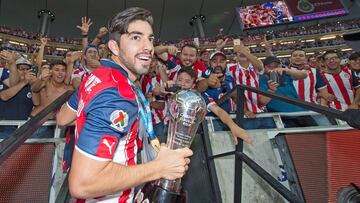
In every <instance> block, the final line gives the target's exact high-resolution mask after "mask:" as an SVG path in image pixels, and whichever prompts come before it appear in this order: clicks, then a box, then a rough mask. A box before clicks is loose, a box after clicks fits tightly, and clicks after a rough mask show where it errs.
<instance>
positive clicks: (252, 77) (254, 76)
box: [228, 63, 264, 113]
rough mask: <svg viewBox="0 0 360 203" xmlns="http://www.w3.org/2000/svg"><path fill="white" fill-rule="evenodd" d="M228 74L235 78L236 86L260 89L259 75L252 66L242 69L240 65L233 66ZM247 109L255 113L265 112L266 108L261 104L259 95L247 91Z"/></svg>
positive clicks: (229, 67)
mask: <svg viewBox="0 0 360 203" xmlns="http://www.w3.org/2000/svg"><path fill="white" fill-rule="evenodd" d="M228 73H230V75H231V76H232V77H233V78H234V81H235V84H237V85H238V84H240V85H247V86H250V87H255V88H259V75H260V74H262V73H258V72H257V71H256V70H255V68H254V66H253V65H252V64H249V67H248V68H244V67H242V66H241V65H240V64H239V63H238V64H231V65H229V66H228ZM245 98H246V103H245V108H246V110H248V111H251V112H254V113H260V112H264V107H262V106H261V105H260V103H259V94H256V93H254V92H251V91H246V90H245Z"/></svg>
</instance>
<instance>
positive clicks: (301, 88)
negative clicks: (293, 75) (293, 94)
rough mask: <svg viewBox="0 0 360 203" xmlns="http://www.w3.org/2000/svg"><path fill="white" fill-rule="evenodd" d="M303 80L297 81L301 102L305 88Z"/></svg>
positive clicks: (303, 98)
mask: <svg viewBox="0 0 360 203" xmlns="http://www.w3.org/2000/svg"><path fill="white" fill-rule="evenodd" d="M304 86H305V85H304V80H299V93H298V95H299V98H300V99H301V100H305V87H304Z"/></svg>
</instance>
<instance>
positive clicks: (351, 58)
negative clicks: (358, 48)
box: [349, 52, 360, 60]
mask: <svg viewBox="0 0 360 203" xmlns="http://www.w3.org/2000/svg"><path fill="white" fill-rule="evenodd" d="M358 58H360V52H354V53H352V54H351V55H350V56H349V60H356V59H358Z"/></svg>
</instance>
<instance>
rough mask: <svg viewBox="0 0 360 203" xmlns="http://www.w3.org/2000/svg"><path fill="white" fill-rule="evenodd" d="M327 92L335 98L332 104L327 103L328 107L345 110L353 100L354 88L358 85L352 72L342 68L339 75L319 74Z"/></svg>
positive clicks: (359, 85)
mask: <svg viewBox="0 0 360 203" xmlns="http://www.w3.org/2000/svg"><path fill="white" fill-rule="evenodd" d="M321 75H322V77H323V79H324V80H325V83H326V84H327V87H328V91H329V93H330V94H333V95H334V96H335V97H336V100H334V101H333V102H328V106H329V107H332V108H335V109H337V110H342V111H344V110H346V109H347V108H348V106H349V105H350V104H351V102H352V101H353V100H354V95H355V88H359V87H360V84H359V83H358V81H357V80H356V79H355V78H354V76H353V73H352V71H351V70H350V69H349V68H348V67H345V68H342V70H341V71H340V73H325V72H323V73H321Z"/></svg>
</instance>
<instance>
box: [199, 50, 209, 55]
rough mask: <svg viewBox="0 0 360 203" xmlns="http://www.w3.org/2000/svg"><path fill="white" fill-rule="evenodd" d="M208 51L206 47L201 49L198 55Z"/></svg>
mask: <svg viewBox="0 0 360 203" xmlns="http://www.w3.org/2000/svg"><path fill="white" fill-rule="evenodd" d="M206 52H208V51H207V50H206V49H203V50H201V51H200V52H199V56H201V55H203V54H204V53H206Z"/></svg>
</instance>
